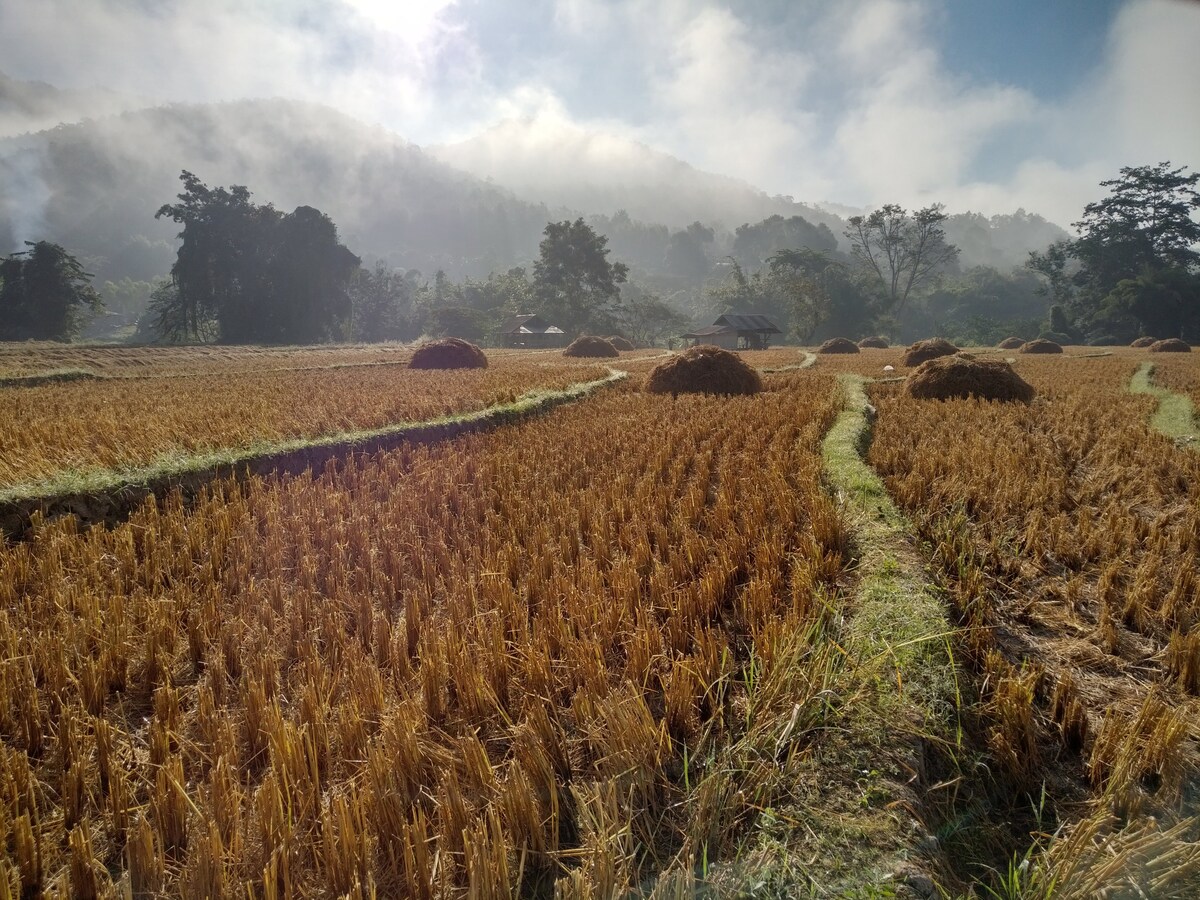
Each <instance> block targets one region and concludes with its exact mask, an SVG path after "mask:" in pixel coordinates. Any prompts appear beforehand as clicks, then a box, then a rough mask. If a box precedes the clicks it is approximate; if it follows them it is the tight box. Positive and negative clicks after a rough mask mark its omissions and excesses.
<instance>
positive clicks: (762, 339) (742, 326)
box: [684, 313, 782, 350]
mask: <svg viewBox="0 0 1200 900" xmlns="http://www.w3.org/2000/svg"><path fill="white" fill-rule="evenodd" d="M773 334H782V332H781V331H780V330H779V329H778V328H776V327H775V325H774V323H772V322H771V320H770V319H768V318H767V317H766V316H757V315H753V314H743V313H725V315H723V316H718V317H717V321H715V322H713V323H712V324H711V325H709V326H708V327H707V328H697V329H696V330H695V331H693V332H691V333H690V334H685V335H684V337H685V338H688V339H689V340H691V342H692V346H696V345H697V344H712V345H713V346H716V347H723V348H725V349H726V350H766V349H767V344H768V343H769V342H770V340H771V335H773Z"/></svg>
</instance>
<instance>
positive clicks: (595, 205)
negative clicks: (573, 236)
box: [429, 119, 845, 235]
mask: <svg viewBox="0 0 1200 900" xmlns="http://www.w3.org/2000/svg"><path fill="white" fill-rule="evenodd" d="M429 152H430V153H431V154H433V155H434V156H436V157H437V158H439V159H441V160H443V161H444V162H447V163H449V164H450V165H452V166H454V167H456V168H459V169H463V170H465V171H467V172H470V173H472V174H473V175H477V176H479V177H480V178H490V179H493V180H494V181H496V183H498V184H503V185H504V186H505V187H508V188H510V189H512V190H513V191H515V192H516V193H517V194H518V195H519V196H522V197H526V198H528V199H531V200H534V199H536V200H541V201H544V202H545V203H548V204H551V205H554V206H564V207H570V208H572V209H579V210H583V211H585V212H588V213H594V214H598V215H604V216H612V215H615V214H616V213H617V212H619V211H620V210H622V209H623V210H625V212H626V213H628V215H629V216H630V217H631V218H633V219H635V220H640V221H642V222H653V223H655V224H660V225H666V226H668V227H670V228H672V229H678V228H686V227H687V226H688V225H690V224H691V223H692V222H696V221H699V222H702V223H704V224H706V225H710V226H717V227H719V228H724V229H727V230H729V231H733V230H734V229H736V228H737V227H738V226H739V225H743V224H746V223H748V222H749V223H753V222H759V221H762V220H763V219H767V218H770V217H771V216H776V215H778V216H783V217H784V218H790V217H791V216H801V217H802V218H804V219H806V220H807V221H808V222H810V223H811V224H813V225H826V226H828V227H829V228H830V229H831V230H832V231H833V233H834V234H836V235H841V233H842V230H843V229H844V227H845V226H844V224H843V222H842V220H841V219H840V218H838V217H837V216H836V215H834V214H832V213H829V212H826V211H825V210H822V209H818V208H817V207H815V206H809V205H806V204H804V203H798V202H796V201H794V200H793V199H792V198H791V197H779V196H770V195H769V194H766V193H765V192H763V191H761V190H759V189H758V188H756V187H754V186H753V185H750V184H747V183H746V182H744V181H740V180H738V179H736V178H730V177H728V176H725V175H717V174H714V173H712V172H705V171H702V170H700V169H697V168H695V167H694V166H692V165H690V164H689V163H687V162H684V161H683V160H681V159H677V158H676V157H674V156H671V155H670V154H667V153H663V152H661V151H658V150H655V149H653V148H652V147H648V146H646V145H645V144H641V143H638V142H637V141H632V140H628V139H626V138H623V137H619V136H616V135H612V134H606V133H602V132H595V131H588V130H585V129H583V128H579V127H576V126H572V125H567V124H564V123H556V124H554V125H552V126H548V125H546V124H545V123H542V122H539V121H538V120H536V119H508V120H505V121H504V122H501V123H499V124H497V125H495V126H493V127H492V128H489V129H488V130H487V131H484V132H483V133H481V134H478V135H476V136H475V137H472V138H470V139H468V140H466V141H462V142H459V143H455V144H444V145H438V146H433V147H430V148H429Z"/></svg>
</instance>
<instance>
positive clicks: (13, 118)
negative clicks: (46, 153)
mask: <svg viewBox="0 0 1200 900" xmlns="http://www.w3.org/2000/svg"><path fill="white" fill-rule="evenodd" d="M147 105H148V103H147V102H146V101H145V100H142V99H139V98H135V97H127V96H124V95H122V94H118V93H116V92H114V91H106V90H69V89H64V88H57V87H54V86H53V85H50V84H46V83H45V82H44V81H19V80H17V79H16V78H9V77H8V76H7V75H5V74H4V73H3V72H0V138H2V137H10V136H12V135H17V134H25V133H26V132H33V131H44V130H45V129H47V128H53V127H54V126H56V125H60V124H62V123H63V122H78V121H80V120H81V119H85V118H96V117H97V116H108V115H113V114H114V113H119V112H124V111H125V110H129V109H138V108H140V107H144V106H147Z"/></svg>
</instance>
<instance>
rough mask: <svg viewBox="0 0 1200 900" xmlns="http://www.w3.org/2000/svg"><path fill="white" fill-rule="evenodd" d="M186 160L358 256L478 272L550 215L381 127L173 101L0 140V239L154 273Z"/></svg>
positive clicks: (107, 272)
mask: <svg viewBox="0 0 1200 900" xmlns="http://www.w3.org/2000/svg"><path fill="white" fill-rule="evenodd" d="M181 169H187V170H189V171H191V172H194V173H195V174H196V175H198V176H199V177H200V178H201V179H202V180H203V181H204V182H205V183H207V184H209V185H214V186H215V185H230V184H244V185H246V186H248V187H249V188H250V190H251V191H252V193H253V196H254V199H255V200H256V201H257V202H260V203H266V202H271V203H273V204H274V205H275V206H277V207H278V208H280V209H283V210H286V211H290V210H292V209H294V208H295V207H296V206H300V205H309V206H315V207H317V208H319V209H321V210H322V211H324V212H326V213H328V214H329V215H330V216H331V217H332V218H333V220H334V221H335V222H336V223H337V224H338V226H339V229H340V231H341V235H342V239H343V241H344V242H345V243H346V244H347V246H349V247H351V248H352V249H353V250H354V251H355V252H357V253H359V254H362V255H366V256H373V257H375V256H377V257H380V258H383V259H386V260H387V261H388V262H389V263H391V264H392V265H394V266H398V267H413V268H419V269H421V270H422V271H425V272H427V273H431V272H433V271H434V270H436V269H437V268H444V269H445V270H446V271H447V272H449V273H451V274H455V275H464V274H486V273H487V272H488V271H491V270H492V269H493V268H499V267H504V266H507V265H511V264H512V263H513V261H516V260H523V259H529V258H531V257H532V256H534V255H535V254H536V252H537V244H538V241H539V240H540V237H541V231H542V229H543V228H544V227H545V224H546V221H547V220H548V219H549V218H551V211H549V210H547V209H546V208H545V207H543V206H541V205H533V204H529V203H524V202H522V201H520V200H518V199H517V198H515V197H514V196H512V195H511V194H510V193H508V192H507V191H504V190H502V189H500V188H499V187H496V186H493V185H488V184H485V183H483V182H482V181H479V180H478V179H476V178H474V177H472V176H470V175H467V174H465V173H462V172H458V171H455V170H453V169H451V168H450V167H449V166H447V165H445V164H444V163H441V162H439V161H437V160H435V159H433V158H432V157H430V156H429V155H428V154H426V153H424V152H422V151H421V150H420V148H418V147H416V146H415V145H412V144H409V143H408V142H406V141H404V140H403V139H402V138H400V137H398V136H397V135H395V134H394V133H392V132H390V131H387V130H386V129H383V128H378V127H371V126H367V125H364V124H363V123H361V122H359V121H357V120H355V119H352V118H350V117H348V116H345V115H343V114H341V113H338V112H336V111H334V110H332V109H329V108H328V107H323V106H318V105H313V104H306V103H299V102H294V101H285V100H247V101H239V102H234V103H222V104H205V105H172V106H166V107H158V108H153V109H144V110H140V111H136V112H125V113H122V114H120V115H117V116H111V117H108V118H102V119H95V120H90V121H85V122H82V123H78V124H73V125H60V126H58V127H56V128H54V129H51V130H49V131H43V132H39V133H37V134H31V135H22V136H19V137H12V138H8V139H5V140H0V249H2V250H3V251H4V252H8V250H9V249H11V248H15V247H17V246H19V245H20V242H21V241H22V240H30V239H37V238H41V237H49V238H51V239H53V240H55V241H57V242H59V243H62V244H63V245H64V246H67V247H69V248H71V249H72V250H73V251H75V252H77V253H80V254H82V255H83V256H84V257H86V258H88V261H89V264H90V265H92V266H93V267H94V268H95V269H96V270H97V271H98V273H99V274H101V275H102V276H103V277H109V276H111V275H114V274H116V275H120V274H129V275H132V276H133V277H135V278H147V277H151V276H153V275H157V274H163V273H165V272H166V270H167V269H168V268H169V267H170V264H171V262H172V261H173V259H174V249H173V247H174V235H175V231H176V229H177V226H176V225H174V223H171V222H167V221H156V220H155V219H154V213H155V211H156V210H157V209H158V208H159V207H160V206H161V205H162V204H164V203H168V202H171V201H173V200H174V198H175V195H176V194H177V193H178V191H179V187H180V185H179V173H180V170H181Z"/></svg>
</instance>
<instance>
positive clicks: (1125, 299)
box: [1101, 268, 1200, 337]
mask: <svg viewBox="0 0 1200 900" xmlns="http://www.w3.org/2000/svg"><path fill="white" fill-rule="evenodd" d="M1101 311H1102V318H1103V319H1104V320H1105V321H1108V322H1114V323H1117V324H1118V325H1119V324H1123V323H1125V322H1128V320H1129V319H1131V318H1132V319H1133V320H1135V321H1136V323H1137V325H1139V326H1140V329H1138V328H1129V327H1126V328H1124V329H1122V330H1123V331H1124V332H1125V333H1126V334H1128V333H1129V332H1132V331H1137V330H1141V331H1146V332H1148V333H1150V334H1157V335H1162V336H1166V337H1170V336H1174V335H1180V336H1182V335H1188V336H1192V337H1194V336H1195V335H1197V334H1200V272H1189V271H1187V270H1185V269H1179V268H1171V269H1150V270H1147V271H1145V272H1143V273H1142V274H1141V275H1139V276H1138V277H1137V278H1126V279H1123V280H1121V281H1119V282H1117V285H1116V287H1114V288H1113V289H1112V291H1110V292H1109V294H1108V296H1106V297H1105V298H1104V300H1103V301H1102V302H1101ZM1114 330H1116V329H1114Z"/></svg>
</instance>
